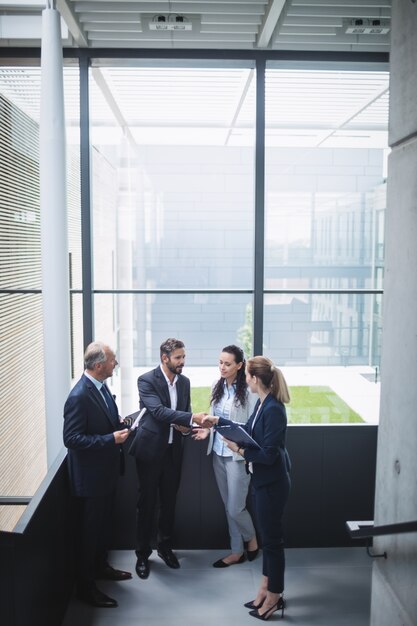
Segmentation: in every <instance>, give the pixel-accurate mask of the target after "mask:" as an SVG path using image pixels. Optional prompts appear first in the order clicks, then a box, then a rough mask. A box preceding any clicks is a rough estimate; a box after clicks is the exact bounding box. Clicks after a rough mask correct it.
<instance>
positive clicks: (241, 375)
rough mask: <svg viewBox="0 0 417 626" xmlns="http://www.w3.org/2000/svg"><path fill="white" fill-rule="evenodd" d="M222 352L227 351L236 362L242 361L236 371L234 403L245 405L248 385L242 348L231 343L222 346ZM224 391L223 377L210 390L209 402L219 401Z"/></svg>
mask: <svg viewBox="0 0 417 626" xmlns="http://www.w3.org/2000/svg"><path fill="white" fill-rule="evenodd" d="M222 352H227V354H231V355H233V356H234V358H235V362H236V363H242V367H241V368H240V369H238V370H237V372H236V398H235V404H240V406H245V404H246V400H247V389H248V386H247V384H246V376H245V363H246V362H245V354H244V352H243V350H242V348H239V346H235V345H233V344H232V345H231V346H226V347H225V348H223V350H222ZM223 393H224V378H220V379H219V380H218V381H217V383H216V384H215V385H214V387H213V391H212V392H211V398H210V403H213V404H216V402H219V400H220V398H221V397H222V396H223Z"/></svg>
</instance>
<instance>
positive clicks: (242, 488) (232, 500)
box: [213, 452, 255, 554]
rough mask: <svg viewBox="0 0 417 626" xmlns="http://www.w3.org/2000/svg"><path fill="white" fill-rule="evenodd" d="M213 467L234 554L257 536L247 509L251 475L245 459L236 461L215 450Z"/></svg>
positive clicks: (239, 552) (240, 551)
mask: <svg viewBox="0 0 417 626" xmlns="http://www.w3.org/2000/svg"><path fill="white" fill-rule="evenodd" d="M213 469H214V475H215V476H216V481H217V485H218V487H219V491H220V495H221V498H222V500H223V503H224V506H225V509H226V517H227V524H228V526H229V535H230V547H231V549H232V553H233V554H241V553H242V552H243V542H244V541H249V540H250V539H252V537H254V536H255V527H254V525H253V522H252V518H251V516H250V515H249V511H248V510H247V509H246V496H247V494H248V488H249V482H250V476H249V475H248V474H247V473H246V470H245V463H244V461H234V460H233V458H232V457H231V456H219V455H218V454H216V453H215V452H213Z"/></svg>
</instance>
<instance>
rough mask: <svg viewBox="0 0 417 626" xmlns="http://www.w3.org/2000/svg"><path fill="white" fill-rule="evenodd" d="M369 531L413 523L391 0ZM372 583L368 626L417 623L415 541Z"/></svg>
mask: <svg viewBox="0 0 417 626" xmlns="http://www.w3.org/2000/svg"><path fill="white" fill-rule="evenodd" d="M392 13H393V14H392V33H391V55H390V76H391V78H390V135H389V142H390V145H391V147H392V152H391V155H390V157H389V164H388V199H387V203H388V204H387V216H386V237H385V244H386V245H385V268H386V269H385V288H384V289H385V295H384V326H383V349H382V362H381V410H380V426H379V437H378V458H377V479H376V496H375V523H376V524H389V523H392V522H405V521H412V520H416V519H417V313H416V303H417V36H416V33H417V3H415V2H414V1H413V0H393V3H392ZM374 548H375V550H374V551H375V552H377V553H379V552H383V551H386V552H387V554H388V558H387V559H382V558H380V559H376V560H375V561H374V566H373V576H372V604H371V625H372V626H400V625H401V626H412V625H415V624H416V616H417V593H416V581H417V533H412V534H408V535H391V536H387V537H381V538H378V539H377V540H375V542H374Z"/></svg>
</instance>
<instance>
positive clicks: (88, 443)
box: [64, 374, 124, 497]
mask: <svg viewBox="0 0 417 626" xmlns="http://www.w3.org/2000/svg"><path fill="white" fill-rule="evenodd" d="M122 428H124V426H123V424H121V423H120V422H119V421H116V420H115V418H114V417H113V416H112V415H111V413H110V411H109V409H108V407H107V404H106V403H105V401H104V400H103V398H102V396H101V393H100V392H99V391H98V389H97V387H96V386H95V385H94V384H93V383H92V382H91V380H90V379H89V378H87V376H84V374H83V375H82V376H81V378H80V380H79V381H78V382H77V384H76V385H75V386H74V388H73V389H72V391H71V392H70V394H69V396H68V398H67V401H66V402H65V406H64V445H65V446H66V447H67V448H68V457H67V461H68V469H69V476H70V482H71V488H72V492H73V493H74V495H76V496H83V497H94V496H103V495H109V494H110V493H111V492H112V491H113V490H114V489H115V487H116V483H117V479H118V476H119V474H120V468H121V456H122V454H123V452H122V448H121V446H120V445H118V444H116V442H115V440H114V435H113V432H114V431H115V430H120V429H122Z"/></svg>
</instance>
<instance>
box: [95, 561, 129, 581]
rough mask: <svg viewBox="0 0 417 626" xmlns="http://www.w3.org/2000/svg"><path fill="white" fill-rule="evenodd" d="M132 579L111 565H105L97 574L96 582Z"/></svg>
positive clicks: (126, 573)
mask: <svg viewBox="0 0 417 626" xmlns="http://www.w3.org/2000/svg"><path fill="white" fill-rule="evenodd" d="M130 578H132V574H131V573H130V572H124V571H123V570H121V569H114V567H112V566H111V565H107V566H106V567H105V568H104V569H102V570H101V572H99V573H98V575H97V579H98V580H129V579H130Z"/></svg>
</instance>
